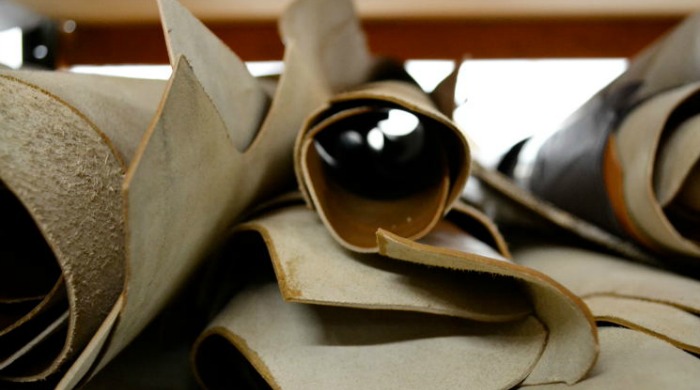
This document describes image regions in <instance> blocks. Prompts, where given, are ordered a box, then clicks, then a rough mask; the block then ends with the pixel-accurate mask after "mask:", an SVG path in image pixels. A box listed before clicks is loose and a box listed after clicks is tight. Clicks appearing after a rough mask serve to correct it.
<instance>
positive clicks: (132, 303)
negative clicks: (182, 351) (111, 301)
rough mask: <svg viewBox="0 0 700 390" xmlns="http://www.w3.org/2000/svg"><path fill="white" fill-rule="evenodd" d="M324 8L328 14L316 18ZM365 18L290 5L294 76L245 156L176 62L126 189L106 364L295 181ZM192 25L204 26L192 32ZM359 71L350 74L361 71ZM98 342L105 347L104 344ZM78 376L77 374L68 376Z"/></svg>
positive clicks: (343, 6) (286, 25)
mask: <svg viewBox="0 0 700 390" xmlns="http://www.w3.org/2000/svg"><path fill="white" fill-rule="evenodd" d="M161 7H162V8H163V9H164V15H163V16H164V17H168V16H170V15H174V16H176V18H177V19H174V20H171V21H169V22H168V23H169V24H168V25H169V26H170V27H169V28H168V29H167V30H166V31H168V30H170V29H173V30H174V31H178V34H181V36H190V35H191V36H194V37H196V36H198V35H199V34H203V33H204V32H203V31H202V30H201V29H199V27H200V26H199V25H198V24H197V23H194V22H192V21H191V20H190V21H188V20H187V18H191V17H192V16H191V15H189V16H188V14H187V13H183V12H181V11H183V10H182V9H179V8H178V10H176V11H173V10H170V11H167V9H168V8H169V7H179V6H178V5H176V3H173V2H171V1H164V2H162V3H161ZM324 13H325V14H324ZM320 14H324V16H325V18H316V17H311V18H310V15H320ZM298 19H302V20H298ZM183 20H184V22H183ZM356 22H357V21H356V20H355V19H354V14H353V13H352V7H351V5H350V3H349V2H342V3H341V2H334V5H333V7H332V8H331V7H329V5H328V3H327V2H324V1H317V0H307V1H300V2H298V3H296V4H295V5H294V6H293V7H292V8H291V9H290V13H289V14H288V15H287V16H285V17H284V18H283V19H282V21H281V25H282V31H283V33H284V34H285V35H284V41H285V44H286V45H287V50H286V53H285V73H284V74H283V75H282V76H281V79H280V82H279V85H278V87H277V90H276V95H275V97H274V100H273V103H272V105H271V106H270V110H269V112H268V113H267V116H266V117H265V120H264V121H263V124H262V127H261V128H260V130H259V131H256V132H255V133H256V137H255V139H254V140H253V142H252V144H251V145H250V146H249V147H248V148H247V149H246V150H245V152H239V151H238V150H237V149H236V147H235V145H234V143H233V142H232V140H231V138H230V133H231V129H228V128H227V127H226V123H225V122H224V121H223V120H222V119H221V117H220V116H219V113H218V112H217V109H216V107H217V106H221V105H217V104H216V103H217V102H216V101H213V100H215V99H217V97H216V96H209V95H208V94H207V93H206V91H205V89H204V88H203V87H202V86H201V84H200V82H199V80H198V78H197V76H196V75H195V73H194V70H193V69H192V68H191V67H190V65H189V62H188V60H187V58H186V57H180V58H179V61H178V62H177V63H176V64H174V72H173V76H172V77H171V79H170V81H169V83H168V86H167V89H166V97H165V99H164V101H163V102H162V104H161V106H160V107H159V109H158V112H157V114H156V117H157V120H156V121H155V122H154V124H153V125H152V126H151V127H150V128H149V129H148V131H147V133H146V134H145V136H144V138H143V140H142V143H141V145H140V147H139V149H138V151H137V155H136V157H135V159H134V162H133V164H132V165H131V166H130V168H129V171H128V173H127V175H126V179H125V183H124V187H123V188H124V193H125V196H126V209H127V220H128V228H127V242H128V248H129V249H128V257H127V259H128V267H127V269H128V273H127V280H126V285H125V289H124V293H123V294H122V296H123V298H124V308H123V309H122V310H121V312H120V314H119V318H118V321H117V322H116V326H115V328H114V330H113V333H112V334H111V335H110V338H109V340H108V341H107V345H106V347H105V348H106V351H104V352H103V353H102V354H101V355H100V357H99V359H100V360H99V362H98V363H97V364H98V365H97V369H100V368H101V367H103V366H104V365H105V364H106V363H107V362H109V360H110V359H112V358H113V357H114V356H115V355H116V354H117V353H118V352H119V351H121V350H122V349H123V348H124V347H125V346H126V345H127V344H128V343H129V342H130V341H131V340H132V339H133V338H134V337H135V336H136V335H137V334H138V333H139V332H140V331H141V330H142V329H143V328H144V327H145V326H146V324H147V323H148V322H149V321H150V320H151V319H152V318H153V317H154V316H155V315H156V314H157V313H158V312H159V311H160V310H161V309H162V308H163V307H164V305H165V304H166V303H167V302H168V300H169V299H170V298H171V297H172V296H173V294H175V293H176V292H177V291H178V289H179V288H180V287H181V286H182V285H183V283H184V282H185V281H186V280H187V278H188V276H190V275H191V273H192V272H193V271H194V270H195V269H196V267H197V266H198V265H199V263H200V262H201V260H202V259H203V258H204V256H205V255H206V254H208V253H209V252H210V251H211V250H212V248H213V247H214V246H215V245H217V243H219V242H220V241H221V240H222V238H223V236H224V233H225V231H226V229H227V228H228V227H229V226H230V225H231V224H233V223H235V222H236V221H238V220H239V219H240V218H241V216H242V214H244V213H246V212H247V211H249V210H250V209H252V208H253V207H254V206H255V205H256V204H257V203H258V202H260V201H262V200H264V199H266V198H269V197H271V196H272V195H274V194H275V193H278V192H279V191H281V190H282V189H285V188H289V187H291V185H292V182H293V178H294V176H293V171H292V169H293V165H292V145H293V143H294V138H295V135H296V132H297V130H298V129H299V127H300V126H301V124H302V121H303V119H304V118H305V117H306V116H307V115H308V114H309V113H310V112H311V110H312V109H313V108H314V107H317V106H319V105H320V104H321V103H322V102H323V101H324V100H325V98H326V97H327V96H328V95H329V94H330V93H331V91H329V90H328V85H329V84H330V82H329V80H332V81H333V83H342V81H343V80H341V79H342V73H340V74H339V73H336V72H338V69H343V67H344V66H349V65H353V64H345V63H341V62H338V61H339V60H340V59H342V57H341V58H335V57H333V56H331V55H330V54H332V53H335V52H338V51H340V50H341V48H343V49H345V50H347V48H346V47H345V46H344V43H345V42H347V41H348V40H353V39H355V38H356V37H355V36H354V35H353V34H352V33H347V32H348V31H349V32H354V31H356V30H355V29H353V28H352V26H355V25H356ZM173 23H175V24H178V26H179V28H176V27H174V26H173ZM180 23H182V25H180ZM193 26H194V27H193ZM290 26H291V27H290ZM349 26H350V27H349ZM192 27H193V28H194V29H195V30H193V31H189V30H186V29H187V28H192ZM348 28H350V30H346V29H348ZM317 36H323V37H333V36H335V38H336V40H331V41H330V42H333V45H332V46H322V45H328V44H329V41H323V42H321V41H319V40H318V39H317ZM193 39H194V38H193ZM317 45H321V47H319V46H317ZM214 56H215V57H216V55H214ZM326 69H334V73H333V75H334V76H332V77H330V76H329V77H328V78H326V77H325V73H323V71H324V70H326ZM214 70H215V69H202V68H200V69H199V70H198V71H199V72H203V73H207V72H213V71H214ZM317 71H320V72H317ZM354 72H356V71H355V70H353V71H352V72H349V74H348V77H349V78H352V77H354V76H352V75H353V74H354ZM239 76H240V77H244V78H245V77H247V76H246V75H240V74H239ZM334 77H335V78H334ZM219 82H220V83H222V84H225V89H230V90H233V91H238V93H239V95H237V96H236V97H235V98H232V99H233V100H238V99H246V98H247V91H245V90H242V91H239V90H238V89H237V88H238V83H237V80H236V79H232V78H224V79H221V80H219ZM345 82H348V83H350V81H348V80H345ZM301 90H303V91H304V93H303V94H300V93H299V91H301ZM219 103H221V102H219ZM224 103H226V102H224ZM94 345H95V347H99V346H100V343H98V342H96V343H94ZM83 355H84V358H83V359H81V360H80V361H79V362H78V363H77V366H75V367H73V368H72V369H71V372H75V373H84V372H87V369H86V367H85V366H89V365H90V364H92V360H91V358H90V357H91V356H92V357H94V356H96V354H95V351H93V350H85V351H84V353H83ZM75 382H76V381H75V380H74V379H72V378H71V379H69V380H67V381H66V383H75Z"/></svg>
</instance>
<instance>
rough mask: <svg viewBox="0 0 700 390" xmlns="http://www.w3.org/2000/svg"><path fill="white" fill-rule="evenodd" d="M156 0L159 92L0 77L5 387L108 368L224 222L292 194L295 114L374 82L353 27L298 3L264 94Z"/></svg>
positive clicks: (46, 76)
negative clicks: (163, 57) (161, 34)
mask: <svg viewBox="0 0 700 390" xmlns="http://www.w3.org/2000/svg"><path fill="white" fill-rule="evenodd" d="M319 3H320V2H316V3H315V4H316V7H315V8H314V7H311V8H312V9H313V10H314V11H317V12H325V10H324V9H323V7H318V5H319ZM159 5H160V11H161V17H162V19H163V23H164V30H165V33H166V41H167V44H168V51H169V54H170V57H171V63H172V66H173V68H174V69H173V74H172V76H171V78H170V80H169V81H168V82H167V83H165V84H164V83H162V82H155V81H143V80H131V79H123V78H110V77H98V76H84V75H74V74H67V73H60V72H25V71H2V72H3V73H2V74H0V89H1V90H2V97H3V98H2V99H1V100H2V101H1V102H0V105H2V106H1V107H0V116H1V118H0V121H1V122H0V126H1V127H2V131H0V182H1V183H2V185H0V200H2V207H3V210H7V212H3V220H2V227H1V228H0V229H1V230H2V232H3V233H5V232H7V234H4V235H3V236H2V239H3V240H4V242H3V245H2V248H3V249H2V250H3V261H2V262H0V267H2V268H1V269H0V275H1V276H0V277H1V278H2V281H3V283H2V286H0V288H1V289H2V291H0V318H1V320H0V380H1V381H3V382H2V383H3V385H2V386H4V384H5V383H9V382H13V383H21V382H32V383H36V382H39V381H43V382H41V385H42V386H56V387H57V388H73V387H75V386H78V385H79V384H80V383H82V382H84V381H85V380H87V379H88V378H89V377H90V376H91V375H92V374H93V373H94V372H96V371H97V370H99V369H101V368H102V367H103V366H104V365H106V364H107V363H108V362H109V361H110V360H111V359H112V358H113V357H114V356H115V355H116V354H117V353H119V351H121V350H122V349H123V348H124V347H125V346H126V345H127V344H129V343H130V342H131V340H133V339H134V337H136V335H137V334H138V333H139V332H140V331H141V330H142V329H143V328H144V327H145V326H146V325H147V324H148V323H149V321H151V320H152V319H153V318H154V317H155V316H156V314H157V313H158V312H159V311H160V310H161V309H162V308H163V307H164V306H165V305H166V304H167V303H168V301H169V300H170V299H171V298H172V297H173V296H174V295H175V294H176V292H178V291H179V290H180V288H181V287H182V285H183V284H184V283H185V282H186V281H187V280H188V279H189V278H190V276H191V275H192V274H193V272H194V271H195V270H196V269H197V267H198V265H199V264H200V263H201V261H202V259H204V258H205V256H206V255H207V254H208V253H209V252H210V251H211V250H212V249H213V248H215V247H216V246H217V245H218V244H219V243H220V242H221V240H222V239H223V238H224V237H225V233H226V231H227V229H228V228H229V226H230V225H231V224H232V223H235V222H236V221H239V220H240V219H241V218H242V216H243V215H244V214H246V213H248V212H249V211H250V210H251V209H253V208H254V207H255V206H256V205H257V204H258V203H260V202H261V201H264V200H265V199H266V198H268V197H272V196H273V195H275V194H277V193H279V192H282V191H283V190H287V189H289V188H290V187H292V186H293V182H294V172H293V163H292V149H293V144H294V139H295V136H296V133H297V131H298V129H299V127H300V126H301V124H302V122H303V120H304V118H305V117H306V116H308V114H309V113H310V112H311V111H312V110H313V109H314V108H315V107H318V106H319V105H321V104H322V103H323V102H324V101H325V100H326V99H327V97H328V96H330V95H331V94H332V93H335V92H337V88H340V87H339V85H343V86H348V85H355V84H358V83H359V82H360V81H363V78H364V77H365V75H366V74H367V73H368V70H367V68H368V66H369V65H368V64H369V57H368V56H366V55H365V52H362V51H359V52H356V53H353V52H351V51H350V50H349V48H353V47H357V48H363V47H364V46H363V45H364V41H356V40H354V39H355V38H356V35H355V34H348V33H347V31H348V30H349V31H352V29H353V28H356V26H354V25H352V24H350V25H346V24H345V22H346V20H344V19H342V18H340V19H338V18H335V19H334V18H332V17H327V18H318V17H314V16H313V15H311V14H309V13H308V12H306V11H303V10H301V11H300V10H299V9H298V8H293V9H291V10H290V14H289V15H288V17H287V18H286V19H284V21H283V22H284V23H283V26H281V30H282V34H283V37H284V40H285V44H286V45H287V50H286V52H285V67H286V71H285V74H284V75H283V76H282V77H281V78H280V80H279V82H278V84H277V88H276V90H275V92H274V96H270V95H269V94H268V93H267V92H266V89H265V88H264V86H263V85H262V84H261V83H260V82H259V80H256V79H255V78H254V77H252V76H251V75H250V74H249V73H248V71H247V69H246V67H245V65H244V64H243V63H242V62H241V61H240V59H238V58H237V57H236V56H235V55H234V54H233V53H232V52H231V51H230V50H229V49H228V48H226V46H225V45H224V44H223V43H222V42H221V41H219V40H218V39H217V38H216V37H215V36H214V35H213V34H212V33H211V32H210V31H208V30H207V29H206V28H205V27H204V25H203V24H201V23H200V22H199V21H197V20H196V19H195V18H194V17H193V16H192V15H191V14H190V13H189V12H188V11H187V10H186V9H184V8H183V7H182V6H180V5H179V4H178V3H177V2H175V1H173V0H163V1H161V2H159ZM316 16H318V15H316ZM328 16H330V14H329V15H328ZM309 17H310V18H311V19H310V20H307V19H304V18H309ZM323 31H329V33H328V34H322V35H323V36H324V37H325V40H324V41H323V42H320V41H319V40H318V39H317V35H316V34H317V33H318V34H320V33H321V32H323ZM331 42H334V44H329V43H331ZM349 51H350V53H349V54H351V55H354V56H353V60H352V61H349V60H348V61H346V62H345V63H341V62H339V60H340V59H342V56H340V55H336V52H343V53H348V52H349ZM336 58H338V60H336ZM366 64H367V66H365V65H366ZM345 66H347V67H349V70H348V71H347V72H340V73H339V74H335V73H333V72H330V71H328V69H333V70H334V71H337V70H339V69H341V70H342V69H343V67H345ZM312 69H315V70H317V71H318V72H317V73H309V71H310V70H312ZM331 73H332V74H331ZM326 75H328V77H326ZM302 89H303V90H304V91H305V93H303V94H300V93H299V91H300V90H302ZM5 259H8V260H7V261H5ZM27 385H31V383H29V384H27ZM8 386H9V385H8Z"/></svg>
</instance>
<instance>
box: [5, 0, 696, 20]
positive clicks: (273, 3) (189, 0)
mask: <svg viewBox="0 0 700 390" xmlns="http://www.w3.org/2000/svg"><path fill="white" fill-rule="evenodd" d="M13 1H14V2H16V3H19V4H23V5H26V6H27V7H29V8H31V9H33V10H35V11H36V12H38V13H40V14H43V15H47V16H50V17H54V18H58V19H73V20H76V21H77V22H79V23H80V22H84V23H107V24H115V23H125V22H130V23H134V22H138V23H153V22H156V21H157V20H158V10H157V7H156V2H155V0H100V1H95V0H59V1H47V0H13ZM181 1H182V3H183V4H184V5H185V6H186V7H187V8H188V9H190V10H191V11H192V12H193V13H194V14H195V15H196V16H197V17H198V18H200V19H202V20H205V21H212V22H213V21H216V22H231V21H251V20H257V21H271V20H276V19H277V18H278V17H279V15H280V14H281V13H282V10H284V9H285V7H286V6H287V5H288V4H289V3H290V2H291V0H181ZM355 6H356V8H357V10H358V13H359V15H360V17H361V18H362V19H364V20H369V19H384V20H386V19H390V20H391V19H426V18H430V19H435V18H438V19H439V18H448V19H450V18H458V19H469V18H476V19H488V18H542V17H545V18H567V17H579V18H586V17H588V18H590V17H596V18H600V17H613V18H618V17H622V18H626V17H633V18H638V17H645V18H646V17H668V16H675V17H678V16H681V15H687V14H689V13H692V12H695V11H700V3H699V2H698V1H697V0H642V1H639V0H579V1H574V0H568V1H562V0H431V1H424V0H355Z"/></svg>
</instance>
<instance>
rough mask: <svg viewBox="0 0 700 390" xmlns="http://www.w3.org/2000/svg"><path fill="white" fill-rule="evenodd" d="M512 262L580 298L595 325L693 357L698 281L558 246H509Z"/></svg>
mask: <svg viewBox="0 0 700 390" xmlns="http://www.w3.org/2000/svg"><path fill="white" fill-rule="evenodd" d="M513 255H514V259H515V261H516V262H518V263H519V264H523V265H525V266H528V267H532V268H534V269H537V270H539V271H541V272H543V273H545V274H547V275H549V276H551V277H552V278H554V279H556V280H558V281H559V282H561V283H562V284H563V285H564V286H566V287H568V288H569V289H571V291H572V292H574V293H575V294H576V295H578V296H580V297H581V298H582V299H583V300H584V302H586V304H587V305H588V306H589V307H590V309H591V311H592V313H593V315H594V316H595V318H596V320H598V321H605V322H612V323H616V324H619V325H622V326H625V327H629V328H633V329H637V330H641V331H643V332H646V333H649V334H651V335H654V336H656V337H659V338H661V339H663V340H666V341H669V342H671V343H672V344H674V345H676V346H677V347H679V348H683V349H685V350H688V351H691V352H694V353H697V352H698V347H699V346H700V338H698V329H700V328H699V327H700V321H698V317H697V315H698V313H700V282H698V281H697V280H695V279H692V278H688V277H685V276H681V275H677V274H674V273H671V272H669V271H664V270H661V269H657V268H653V267H649V266H645V265H641V264H636V263H633V262H630V261H627V260H625V259H622V258H618V257H615V256H612V255H606V254H602V253H598V252H594V251H590V250H584V249H578V248H573V247H566V246H558V245H551V244H550V245H547V244H541V245H523V246H520V247H515V248H513Z"/></svg>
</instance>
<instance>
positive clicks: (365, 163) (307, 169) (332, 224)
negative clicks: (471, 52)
mask: <svg viewBox="0 0 700 390" xmlns="http://www.w3.org/2000/svg"><path fill="white" fill-rule="evenodd" d="M294 157H295V168H296V172H297V178H298V181H299V183H300V187H301V190H302V192H303V193H304V195H305V196H306V199H307V201H308V203H309V204H310V205H311V206H312V207H313V208H315V209H316V210H317V211H318V213H319V215H320V217H321V219H322V220H323V222H324V224H325V225H326V226H327V227H328V229H329V230H330V232H331V234H332V235H333V236H334V237H335V238H336V239H337V240H338V242H340V243H341V244H342V245H343V246H345V247H347V248H349V249H351V250H355V251H359V252H377V250H378V244H377V238H376V234H377V231H378V230H379V229H384V230H387V231H390V232H392V233H395V234H398V235H399V236H401V237H405V238H409V239H418V238H421V237H423V236H425V235H426V234H427V233H428V232H429V231H430V230H431V229H432V228H434V227H435V226H436V224H437V223H438V221H439V220H440V219H441V218H442V217H443V216H444V215H445V214H446V213H447V211H449V208H450V206H451V205H452V203H454V201H455V200H456V199H457V198H458V196H459V194H460V193H461V191H462V188H463V187H464V184H465V183H466V179H467V176H468V172H469V163H470V161H471V159H470V154H469V148H468V145H467V142H466V140H465V138H464V136H463V135H462V133H461V132H460V130H459V129H457V127H456V126H455V125H454V124H453V122H452V121H450V120H448V119H447V117H446V116H445V115H443V114H442V113H441V112H440V111H439V110H438V108H437V107H436V106H435V104H434V103H433V102H432V101H431V99H430V98H429V96H428V95H427V94H425V93H424V92H423V91H421V90H420V89H419V88H418V86H417V85H413V84H410V83H408V82H405V81H383V82H375V83H370V84H365V85H362V86H361V87H359V88H356V89H354V90H351V91H348V92H344V93H341V94H338V95H335V96H333V97H332V98H331V99H330V100H329V101H328V103H326V105H325V106H323V107H322V108H321V109H320V110H318V111H317V112H316V113H315V114H314V115H312V116H311V117H310V118H309V119H308V120H307V121H306V124H305V126H304V128H303V129H302V130H301V132H300V133H299V137H298V139H297V143H296V147H295V154H294Z"/></svg>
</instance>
